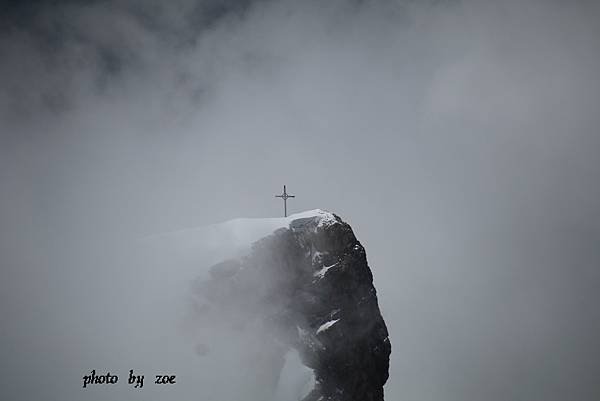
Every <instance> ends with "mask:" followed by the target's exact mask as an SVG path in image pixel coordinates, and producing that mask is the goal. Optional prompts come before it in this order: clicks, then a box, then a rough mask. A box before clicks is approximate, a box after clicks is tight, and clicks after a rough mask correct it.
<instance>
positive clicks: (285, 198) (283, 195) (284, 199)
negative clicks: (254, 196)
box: [275, 185, 296, 217]
mask: <svg viewBox="0 0 600 401" xmlns="http://www.w3.org/2000/svg"><path fill="white" fill-rule="evenodd" d="M275 197H276V198H281V199H283V216H284V217H287V200H288V198H295V197H296V195H289V194H288V193H287V191H286V189H285V185H284V186H283V193H282V194H281V195H275Z"/></svg>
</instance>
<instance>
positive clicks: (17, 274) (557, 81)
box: [0, 0, 600, 401]
mask: <svg viewBox="0 0 600 401" xmlns="http://www.w3.org/2000/svg"><path fill="white" fill-rule="evenodd" d="M0 11H1V13H2V14H1V16H0V60H1V62H0V227H1V229H0V266H1V269H2V270H1V272H2V276H1V277H2V279H1V280H0V319H1V320H2V326H1V334H2V345H1V346H0V374H1V375H2V377H3V379H4V380H3V383H4V384H3V387H2V390H0V394H2V398H3V399H10V400H31V399H41V398H43V399H48V400H65V399H67V400H70V399H78V400H87V399H89V400H96V399H107V398H108V399H110V398H111V397H117V398H119V397H118V396H117V395H115V394H114V393H111V390H110V389H104V388H97V389H93V390H92V391H87V392H86V391H85V389H80V387H81V377H82V376H83V375H85V374H89V371H90V370H91V369H97V370H102V369H107V370H111V373H113V371H114V373H118V374H119V375H120V376H121V380H124V378H125V376H126V374H127V371H128V370H129V369H137V368H136V364H139V365H144V366H148V368H149V369H148V370H147V371H146V372H144V373H146V375H147V376H150V375H151V374H152V372H151V371H152V369H155V368H156V369H164V370H174V371H175V370H176V371H175V372H174V373H176V374H178V375H181V377H182V378H183V377H189V378H190V380H192V378H197V379H198V380H202V378H203V377H204V378H206V377H209V373H208V372H205V371H203V370H202V369H200V368H198V370H197V371H195V370H194V366H197V365H194V366H192V365H188V364H186V363H187V362H186V363H183V362H181V361H182V360H186V361H187V360H188V359H187V358H188V356H187V355H185V356H184V355H182V354H180V350H181V349H183V345H181V347H180V346H179V345H171V344H176V341H177V340H176V338H175V337H173V338H170V337H164V338H163V339H162V340H167V341H165V342H166V343H167V344H168V345H165V346H164V347H162V346H161V347H160V349H158V350H156V353H154V351H152V350H153V349H155V348H158V347H159V344H158V343H155V342H154V341H159V340H161V339H160V336H157V335H156V333H158V332H160V330H167V331H168V332H170V331H169V329H165V327H174V328H176V327H177V324H178V318H179V316H176V314H175V313H174V314H173V315H172V316H171V315H167V316H165V315H161V316H160V317H156V318H155V317H154V316H153V313H152V312H153V311H152V309H151V308H152V304H148V306H144V305H146V303H145V302H146V301H147V300H149V299H152V300H153V301H152V302H157V303H160V302H161V300H162V301H165V297H167V295H164V297H163V298H161V293H160V291H161V285H162V284H160V283H161V282H162V280H163V278H162V277H161V276H160V275H161V274H164V275H165V276H166V278H165V279H164V285H165V286H166V287H167V286H170V287H168V288H171V289H173V288H185V285H186V282H185V280H184V279H185V278H187V276H185V275H183V274H180V273H179V271H173V272H169V271H168V270H166V271H156V270H152V269H151V268H150V267H149V266H144V265H140V264H138V263H133V262H132V259H131V255H132V253H134V252H133V250H134V249H137V248H136V246H137V245H136V244H138V243H139V241H140V240H141V239H144V238H148V237H152V236H156V235H160V234H161V233H165V232H173V231H178V230H182V229H185V228H190V227H201V226H205V225H208V224H213V223H217V222H221V221H225V220H229V219H232V218H237V217H274V216H280V215H281V213H282V205H281V201H280V200H279V199H276V198H274V195H276V194H279V193H280V191H281V186H282V185H283V184H287V189H288V191H289V192H290V193H292V194H294V195H296V198H294V199H290V200H289V202H288V210H291V211H292V212H294V211H302V210H307V209H314V208H322V209H327V210H330V211H332V212H334V213H336V214H338V215H340V216H341V217H342V218H343V219H344V220H345V221H347V222H349V223H350V224H351V225H352V227H353V229H354V232H355V234H356V236H357V238H358V239H359V240H360V241H361V243H362V244H363V245H364V246H365V249H366V252H367V258H368V260H369V264H370V266H371V269H372V270H373V275H374V283H375V286H376V288H377V291H378V297H379V304H380V307H381V311H382V314H383V316H384V318H385V320H386V323H387V325H388V328H389V331H390V338H391V343H392V356H391V366H390V378H389V381H388V383H387V384H386V387H385V392H386V399H389V400H403V401H429V400H432V401H433V400H436V401H437V400H444V401H452V400H481V399H486V400H489V401H495V400H507V399H511V400H512V399H515V400H517V399H519V400H544V401H552V400H564V399H577V400H582V401H584V400H590V401H592V400H597V399H599V398H600V385H599V384H598V379H597V378H598V374H599V373H600V358H599V357H600V341H599V340H598V339H599V338H600V312H599V309H598V307H597V305H598V304H599V302H600V295H599V292H598V288H600V287H599V286H600V270H599V267H600V246H599V245H600V202H599V199H600V186H599V185H598V182H600V160H599V156H598V151H599V150H600V135H598V128H597V127H598V126H599V123H600V115H599V113H598V111H597V108H598V106H597V105H598V104H600V76H599V74H598V71H600V46H599V43H600V42H598V40H597V38H598V37H600V36H599V34H600V32H599V31H600V24H599V22H600V21H599V18H600V7H599V6H598V4H596V3H595V2H592V1H589V2H586V1H573V2H560V1H536V0H523V1H516V0H515V1H510V0H507V1H500V2H487V1H422V2H416V1H391V0H390V1H385V0H381V1H351V0H337V1H331V2H319V1H313V0H310V1H305V2H294V1H285V0H282V1H254V2H252V1H241V2H232V1H224V2H217V1H206V2H194V1H192V0H176V1H170V2H159V1H154V0H152V1H138V0H123V1H116V0H106V1H89V2H81V1H75V0H72V1H36V2H33V1H32V2H28V3H26V2H5V3H4V4H3V5H1V6H0ZM180 284H181V287H177V286H178V285H180ZM151 295H152V296H151ZM146 296H147V297H148V298H145V297H146ZM165 303H167V302H166V301H165ZM155 306H156V305H155ZM132 316H134V317H133V318H132ZM167 331H165V332H167ZM173 332H175V331H173ZM143 333H148V335H147V336H144V335H143ZM133 334H135V335H136V336H137V335H139V336H140V337H139V338H135V339H133V338H131V339H130V338H128V336H129V335H133ZM157 338H158V340H157ZM162 340H161V341H162ZM169 340H171V341H169ZM129 341H131V344H132V345H131V346H129V345H128V344H129ZM134 342H136V345H133V344H134ZM159 342H160V341H159ZM170 347H172V348H170ZM133 350H135V352H134V351H133ZM148 350H149V351H148ZM181 352H183V351H181ZM141 353H143V354H144V358H145V359H144V360H143V361H142V360H140V359H138V357H140V354H141ZM179 357H181V359H178V358H179ZM178 361H179V364H180V366H179V368H178V367H177V365H178ZM190 363H191V362H190ZM140 369H141V368H140ZM157 373H158V372H157ZM147 380H149V379H148V378H147ZM177 388H181V389H182V388H184V387H183V385H182V386H180V387H173V388H172V389H164V390H162V391H158V390H152V389H144V390H148V391H143V390H142V391H139V392H137V393H136V392H135V391H134V390H133V389H128V388H125V389H124V390H130V391H125V393H124V394H126V396H128V397H131V398H134V397H138V399H152V397H155V398H154V399H169V398H171V397H176V398H180V399H186V397H187V399H192V397H195V398H197V397H198V394H178V393H177V391H178V390H177ZM124 390H123V391H124ZM119 391H121V390H119ZM157 391H158V392H157ZM74 394H75V395H74ZM136 394H137V395H136ZM175 394H177V395H175ZM161 397H162V398H161ZM207 399H208V398H207Z"/></svg>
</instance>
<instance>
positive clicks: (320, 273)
mask: <svg viewBox="0 0 600 401" xmlns="http://www.w3.org/2000/svg"><path fill="white" fill-rule="evenodd" d="M337 265H338V262H336V263H334V264H332V265H330V266H323V267H322V268H321V270H317V271H316V272H315V273H314V274H313V276H315V277H317V278H319V279H321V278H323V277H325V275H326V274H327V272H328V271H329V269H331V268H332V267H335V266H337Z"/></svg>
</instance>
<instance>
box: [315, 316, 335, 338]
mask: <svg viewBox="0 0 600 401" xmlns="http://www.w3.org/2000/svg"><path fill="white" fill-rule="evenodd" d="M339 321H340V319H335V320H330V321H328V322H325V323H323V324H322V325H321V326H320V327H319V328H318V329H317V334H319V333H322V332H324V331H326V330H327V329H329V328H330V327H331V326H333V325H334V324H336V323H337V322H339Z"/></svg>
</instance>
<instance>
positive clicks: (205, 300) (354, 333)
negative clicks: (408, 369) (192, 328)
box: [195, 214, 391, 401]
mask: <svg viewBox="0 0 600 401" xmlns="http://www.w3.org/2000/svg"><path fill="white" fill-rule="evenodd" d="M210 276H211V278H210V279H209V280H204V281H201V282H198V283H196V287H195V288H196V290H195V291H196V295H197V311H198V317H199V318H200V319H203V320H204V321H205V323H206V324H210V325H215V324H220V325H228V326H229V327H230V329H231V330H239V331H243V332H244V333H247V332H252V333H254V334H253V335H254V338H255V339H256V341H258V342H260V344H261V345H262V346H261V347H259V348H260V349H263V350H264V349H268V350H269V351H268V352H266V353H265V352H264V351H263V352H261V354H260V355H255V356H254V357H253V360H252V361H249V362H250V363H251V364H252V366H253V367H254V368H255V370H256V380H257V386H260V387H262V388H265V389H272V388H274V386H275V385H276V383H277V378H278V375H279V371H280V370H281V367H282V366H283V355H284V354H285V352H287V350H289V349H290V348H295V349H296V350H298V352H299V355H300V356H301V359H302V362H303V363H304V364H305V365H306V366H308V367H310V368H312V369H313V370H314V373H315V379H316V383H315V386H314V388H313V389H312V391H311V392H310V393H309V394H308V395H306V396H305V398H304V399H303V401H317V400H320V401H325V400H331V401H333V400H336V401H351V400H352V401H354V400H356V401H379V400H383V399H384V397H383V385H384V384H385V382H386V380H387V379H388V367H389V355H390V352H391V345H390V341H389V337H388V331H387V328H386V325H385V322H384V320H383V318H382V316H381V313H380V311H379V306H378V304H377V296H376V291H375V288H374V287H373V276H372V274H371V270H370V269H369V266H368V264H367V259H366V254H365V250H364V248H363V247H362V245H361V244H360V243H359V242H358V240H357V239H356V237H355V236H354V233H353V232H352V229H351V228H350V226H349V225H348V224H346V223H344V222H343V221H342V220H341V219H340V218H339V217H337V216H335V215H331V214H327V215H320V216H316V217H309V218H301V219H297V220H293V221H292V222H291V224H290V227H289V229H280V230H278V231H276V232H275V233H273V234H272V235H270V236H267V237H265V238H263V239H261V240H259V241H257V242H255V243H254V244H253V246H252V251H251V252H250V254H249V255H247V256H245V257H243V258H240V259H235V260H228V261H225V262H222V263H219V264H217V265H215V266H213V267H212V268H211V270H210ZM265 394H268V392H267V393H265Z"/></svg>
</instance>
